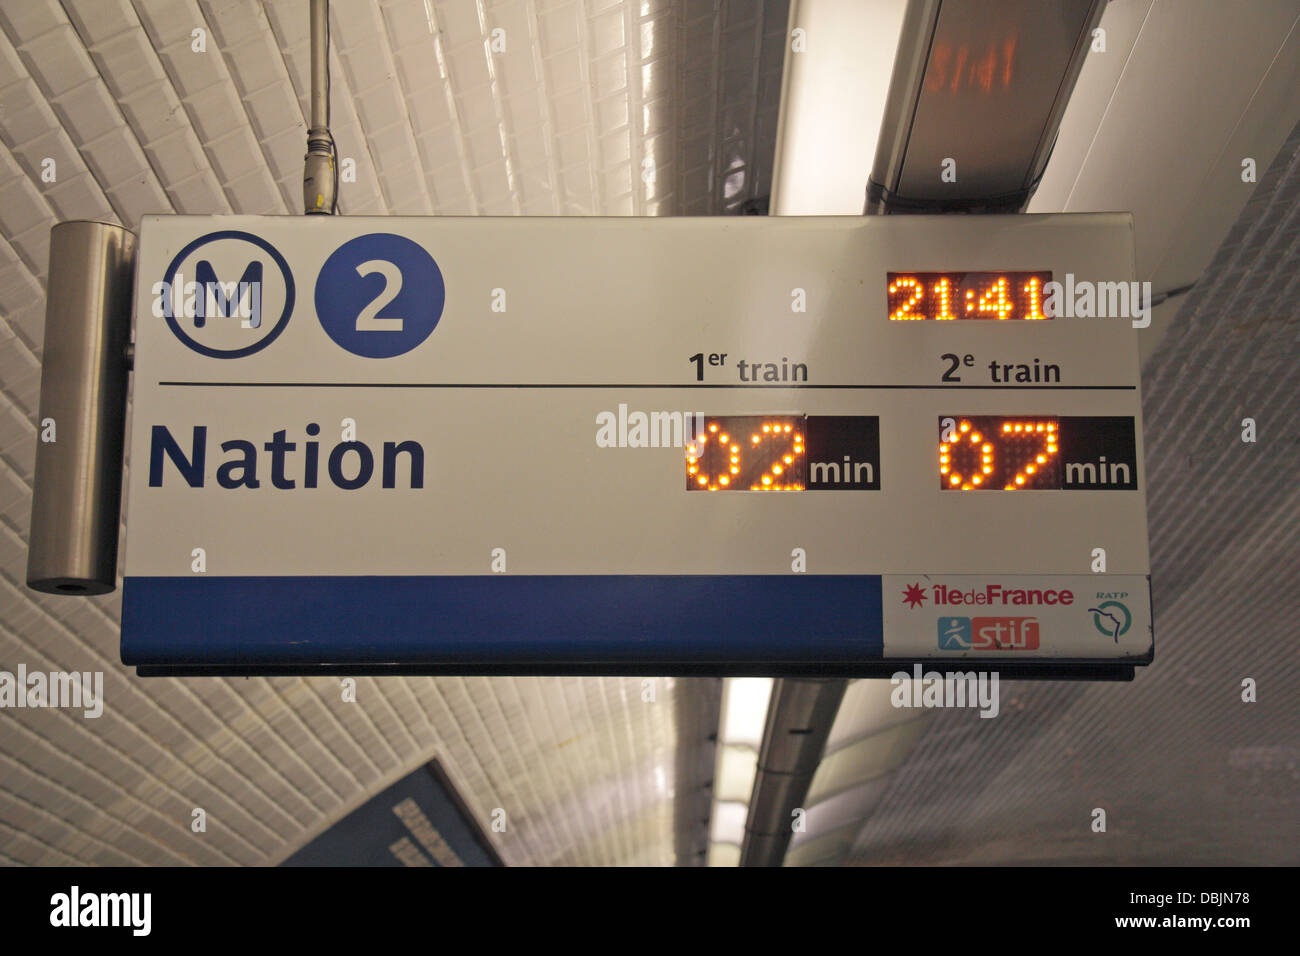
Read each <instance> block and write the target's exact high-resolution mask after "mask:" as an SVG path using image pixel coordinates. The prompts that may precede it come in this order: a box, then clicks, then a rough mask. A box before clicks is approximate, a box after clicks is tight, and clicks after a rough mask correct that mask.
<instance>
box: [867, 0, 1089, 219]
mask: <svg viewBox="0 0 1300 956" xmlns="http://www.w3.org/2000/svg"><path fill="white" fill-rule="evenodd" d="M1105 6H1106V0H998V2H997V3H988V2H987V0H911V2H910V3H908V6H907V11H906V13H905V15H904V20H903V29H902V33H901V35H900V38H899V44H898V56H897V59H896V60H895V61H894V74H893V78H892V80H891V82H890V86H889V97H888V100H887V102H886V105H885V113H884V119H883V121H882V123H881V129H880V139H879V140H878V142H877V146H876V159H875V164H874V166H873V168H872V171H871V178H870V179H869V180H868V182H867V200H866V208H865V212H867V213H868V214H871V213H900V212H928V213H934V212H1003V213H1007V212H1020V211H1022V210H1023V209H1024V208H1025V206H1026V204H1027V203H1028V202H1029V198H1030V197H1031V196H1032V195H1033V193H1034V189H1035V188H1036V187H1037V186H1038V180H1039V178H1040V177H1041V176H1042V174H1043V170H1044V169H1045V168H1046V167H1047V160H1048V158H1049V157H1050V156H1051V153H1052V146H1053V144H1054V143H1055V142H1056V133H1057V130H1058V129H1059V127H1060V123H1061V116H1062V114H1063V113H1064V112H1065V104H1066V103H1067V102H1068V101H1069V98H1070V94H1071V93H1072V92H1073V91H1074V84H1075V82H1076V81H1077V80H1078V78H1079V72H1080V71H1081V70H1082V69H1083V62H1084V59H1085V58H1086V57H1087V55H1088V50H1089V48H1090V46H1091V44H1092V42H1093V31H1094V30H1095V29H1096V28H1097V24H1098V23H1099V22H1100V20H1101V14H1102V11H1103V10H1104V9H1105Z"/></svg>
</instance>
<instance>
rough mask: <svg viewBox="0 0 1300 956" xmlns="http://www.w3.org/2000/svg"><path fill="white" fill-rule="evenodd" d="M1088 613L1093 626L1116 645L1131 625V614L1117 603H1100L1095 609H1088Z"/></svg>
mask: <svg viewBox="0 0 1300 956" xmlns="http://www.w3.org/2000/svg"><path fill="white" fill-rule="evenodd" d="M1088 613H1089V614H1091V615H1092V623H1093V626H1094V627H1096V628H1097V630H1098V631H1100V632H1101V633H1102V634H1105V635H1106V636H1107V637H1109V638H1111V639H1112V640H1113V641H1114V642H1115V643H1116V644H1118V643H1119V639H1120V638H1121V637H1123V636H1124V635H1125V634H1127V633H1128V629H1129V628H1130V627H1132V625H1133V615H1132V613H1131V612H1130V611H1129V609H1128V607H1127V606H1126V605H1124V604H1121V603H1120V602H1119V601H1102V602H1101V603H1100V604H1098V605H1097V606H1096V607H1090V608H1088Z"/></svg>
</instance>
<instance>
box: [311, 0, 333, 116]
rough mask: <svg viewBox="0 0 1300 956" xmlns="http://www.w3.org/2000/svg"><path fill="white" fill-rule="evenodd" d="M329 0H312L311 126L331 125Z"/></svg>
mask: <svg viewBox="0 0 1300 956" xmlns="http://www.w3.org/2000/svg"><path fill="white" fill-rule="evenodd" d="M329 8H330V5H329V0H311V128H312V129H328V128H329V125H330V92H329V82H330V74H329Z"/></svg>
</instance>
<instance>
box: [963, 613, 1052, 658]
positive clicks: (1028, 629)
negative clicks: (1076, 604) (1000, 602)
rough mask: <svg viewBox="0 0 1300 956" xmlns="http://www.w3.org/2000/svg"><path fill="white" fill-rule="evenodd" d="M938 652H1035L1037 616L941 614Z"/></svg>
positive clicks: (1036, 644) (1036, 648)
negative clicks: (942, 615)
mask: <svg viewBox="0 0 1300 956" xmlns="http://www.w3.org/2000/svg"><path fill="white" fill-rule="evenodd" d="M939 650H941V651H1036V650H1038V618H1036V617H975V618H971V617H941V618H939Z"/></svg>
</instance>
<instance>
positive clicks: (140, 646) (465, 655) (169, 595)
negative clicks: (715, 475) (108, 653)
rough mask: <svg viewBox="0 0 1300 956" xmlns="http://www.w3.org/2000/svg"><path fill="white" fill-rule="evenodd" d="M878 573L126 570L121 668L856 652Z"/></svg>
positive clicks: (859, 656) (876, 599) (865, 645)
mask: <svg viewBox="0 0 1300 956" xmlns="http://www.w3.org/2000/svg"><path fill="white" fill-rule="evenodd" d="M881 630H882V626H881V608H880V577H879V575H813V574H791V575H780V576H777V575H744V576H733V575H536V576H529V575H513V574H511V575H482V576H454V577H452V576H445V575H439V576H391V577H184V578H179V577H131V578H127V579H126V582H125V584H124V590H123V595H122V661H123V663H125V664H132V665H140V664H178V665H179V664H226V665H232V664H271V663H275V664H320V663H347V664H352V663H356V664H363V663H374V664H379V663H408V664H432V663H460V662H474V661H492V662H495V663H507V662H512V661H535V662H544V663H556V662H568V661H573V662H583V663H595V662H601V661H620V662H640V661H646V662H655V661H659V662H665V663H667V662H682V663H687V662H692V663H694V662H710V661H722V662H736V663H740V662H769V661H773V662H780V661H791V662H799V663H809V662H818V661H840V662H850V661H859V660H873V659H876V658H879V657H881V656H882V653H883V646H882V641H881Z"/></svg>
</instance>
